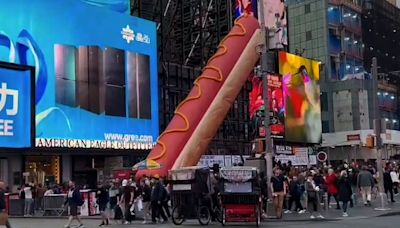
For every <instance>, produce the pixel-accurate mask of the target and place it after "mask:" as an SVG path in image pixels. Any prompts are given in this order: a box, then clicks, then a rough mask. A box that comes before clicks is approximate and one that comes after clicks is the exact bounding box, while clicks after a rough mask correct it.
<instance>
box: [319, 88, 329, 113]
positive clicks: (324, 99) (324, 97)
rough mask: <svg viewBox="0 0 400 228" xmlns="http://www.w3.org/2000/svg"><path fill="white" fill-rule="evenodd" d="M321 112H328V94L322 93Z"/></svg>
mask: <svg viewBox="0 0 400 228" xmlns="http://www.w3.org/2000/svg"><path fill="white" fill-rule="evenodd" d="M321 110H322V111H325V112H327V111H328V94H327V93H326V92H322V94H321Z"/></svg>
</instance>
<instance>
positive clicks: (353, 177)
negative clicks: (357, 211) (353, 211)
mask: <svg viewBox="0 0 400 228" xmlns="http://www.w3.org/2000/svg"><path fill="white" fill-rule="evenodd" d="M348 176H349V180H350V183H351V191H352V192H353V195H352V200H351V201H350V207H352V206H356V205H357V203H358V193H359V192H360V191H359V190H358V187H357V178H358V170H357V169H356V167H352V168H350V169H349V173H348Z"/></svg>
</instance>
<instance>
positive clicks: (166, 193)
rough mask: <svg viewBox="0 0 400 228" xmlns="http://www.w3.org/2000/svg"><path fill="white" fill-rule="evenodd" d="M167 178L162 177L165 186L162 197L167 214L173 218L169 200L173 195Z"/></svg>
mask: <svg viewBox="0 0 400 228" xmlns="http://www.w3.org/2000/svg"><path fill="white" fill-rule="evenodd" d="M165 179H166V178H162V179H161V180H160V182H161V183H162V185H163V186H164V190H163V196H162V199H163V201H162V207H163V209H164V211H165V214H166V215H167V217H168V218H171V212H170V211H169V205H168V203H169V200H170V198H171V197H170V190H169V188H170V185H169V184H167V183H166V182H165Z"/></svg>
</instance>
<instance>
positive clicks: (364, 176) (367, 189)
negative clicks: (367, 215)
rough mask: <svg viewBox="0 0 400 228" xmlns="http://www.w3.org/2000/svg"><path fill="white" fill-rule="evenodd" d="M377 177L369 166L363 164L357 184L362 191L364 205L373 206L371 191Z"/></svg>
mask: <svg viewBox="0 0 400 228" xmlns="http://www.w3.org/2000/svg"><path fill="white" fill-rule="evenodd" d="M374 184H375V179H374V177H373V176H372V173H371V172H370V171H369V170H368V167H367V166H363V167H362V170H361V171H360V173H359V174H358V178H357V186H358V188H359V190H360V192H361V196H362V199H363V201H364V206H371V191H372V188H373V187H374Z"/></svg>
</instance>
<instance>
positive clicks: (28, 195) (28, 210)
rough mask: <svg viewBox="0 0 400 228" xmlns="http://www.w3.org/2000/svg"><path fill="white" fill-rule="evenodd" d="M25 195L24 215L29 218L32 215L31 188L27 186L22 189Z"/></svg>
mask: <svg viewBox="0 0 400 228" xmlns="http://www.w3.org/2000/svg"><path fill="white" fill-rule="evenodd" d="M23 190H24V193H25V207H24V215H25V216H30V215H32V213H31V212H32V204H33V197H32V187H31V186H30V185H29V184H28V185H26V186H25V187H24V189H23Z"/></svg>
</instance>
